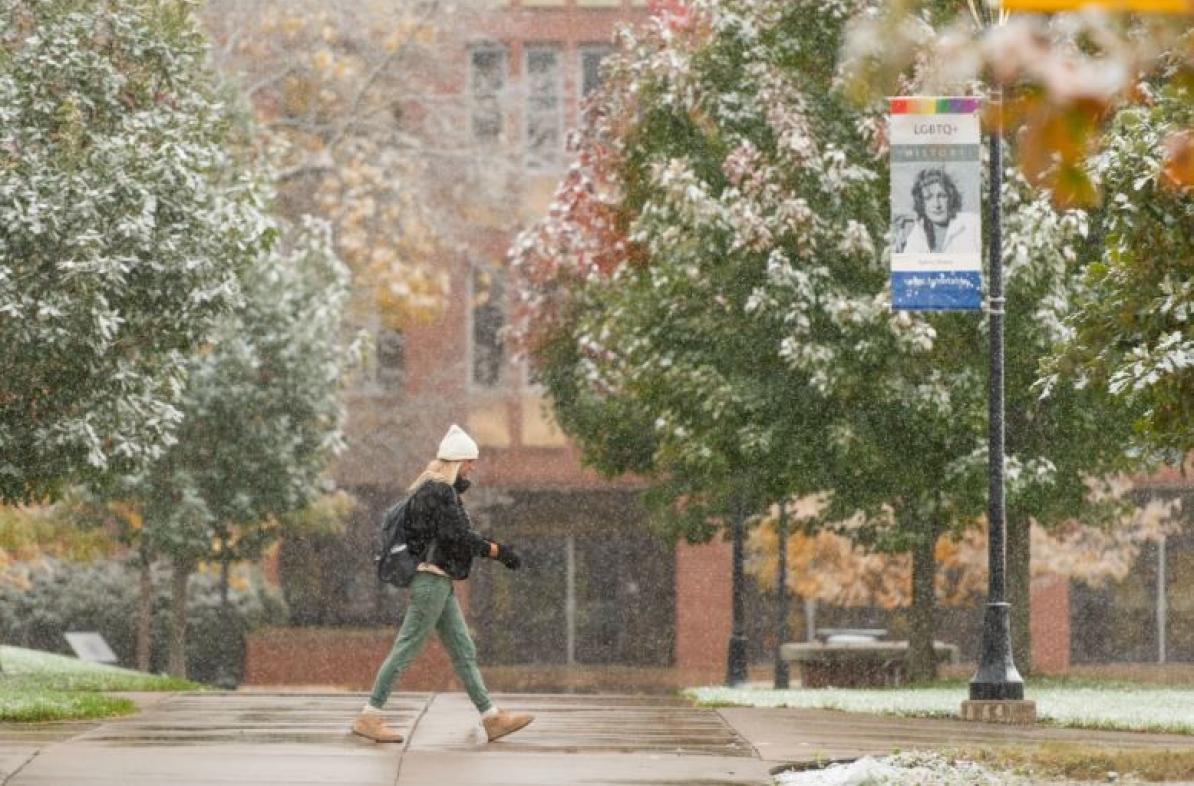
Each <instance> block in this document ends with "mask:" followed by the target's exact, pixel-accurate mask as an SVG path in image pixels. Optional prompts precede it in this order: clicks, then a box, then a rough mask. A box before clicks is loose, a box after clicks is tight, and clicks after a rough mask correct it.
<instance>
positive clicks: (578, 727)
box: [0, 693, 1194, 786]
mask: <svg viewBox="0 0 1194 786" xmlns="http://www.w3.org/2000/svg"><path fill="white" fill-rule="evenodd" d="M495 699H496V700H497V701H498V702H499V704H500V705H501V706H503V707H508V708H510V709H518V710H528V711H530V712H533V713H535V714H536V715H537V716H538V717H537V719H536V721H535V723H533V724H532V725H531V726H529V727H528V728H526V729H525V730H523V731H521V732H519V733H517V734H515V735H512V736H510V737H508V738H506V739H504V740H501V741H499V742H497V743H493V744H487V743H486V742H485V738H484V735H483V733H482V732H481V729H480V725H479V724H478V722H477V715H476V712H475V711H474V710H473V708H472V706H471V705H470V704H469V702H468V700H467V698H466V697H465V696H464V695H462V694H411V693H404V694H396V695H395V696H394V697H393V698H392V699H391V702H390V705H389V707H388V708H387V714H388V716H389V722H390V723H391V724H393V725H396V726H398V727H399V728H401V729H402V730H403V732H404V733H405V734H406V737H407V742H405V743H403V744H391V745H379V744H375V743H372V742H369V741H367V740H363V739H361V738H359V737H355V736H353V735H352V734H350V733H349V731H348V724H349V723H350V721H351V719H352V717H353V716H354V715H355V713H356V712H357V711H358V710H359V709H360V708H361V706H362V705H363V704H364V701H365V696H364V695H363V694H360V695H358V694H344V693H336V694H313V693H312V694H300V693H278V694H265V693H261V694H257V693H213V694H178V695H174V696H171V697H168V698H166V699H164V700H162V701H159V702H157V703H155V704H148V705H146V706H145V709H144V711H143V712H142V713H141V714H139V715H136V716H133V717H130V718H122V719H118V720H114V721H111V722H108V723H104V724H43V725H38V726H16V725H3V724H0V786H51V784H52V786H117V785H118V784H119V786H149V785H150V784H154V785H155V786H157V785H159V784H162V785H167V784H168V785H170V786H215V785H216V784H220V785H221V786H229V785H230V784H277V785H281V784H343V785H345V786H349V785H352V786H395V784H400V785H401V786H408V785H410V786H415V785H416V784H417V785H418V786H432V785H434V786H454V785H459V786H482V784H485V785H487V786H548V785H550V786H561V785H562V784H586V786H601V785H603V784H605V785H609V786H615V785H618V786H629V784H635V785H636V786H649V785H650V784H673V785H675V784H691V785H693V786H696V785H701V784H703V785H704V786H738V785H740V784H750V785H751V786H767V785H768V784H770V783H771V776H770V773H771V772H772V771H773V770H774V769H776V768H778V767H781V766H783V765H785V764H787V763H791V762H801V761H811V760H814V759H818V758H852V757H856V756H860V755H864V754H868V753H880V754H881V753H888V752H890V751H891V750H892V749H894V748H899V749H901V750H908V749H914V748H919V747H925V748H933V747H942V746H950V745H962V744H967V743H979V742H981V743H986V744H990V743H992V742H997V741H1005V742H1028V741H1044V740H1074V741H1082V742H1086V743H1091V742H1101V743H1103V744H1106V745H1108V746H1113V747H1137V746H1150V747H1172V748H1188V747H1189V746H1190V745H1191V744H1194V738H1190V737H1181V736H1174V735H1152V734H1133V733H1128V732H1124V733H1117V732H1090V731H1081V730H1070V729H1053V728H1047V727H1029V728H1009V727H1002V726H993V725H985V724H972V723H962V722H960V721H949V720H924V719H908V718H892V717H874V716H867V715H855V714H845V713H841V712H833V711H825V710H783V709H780V710H775V709H763V710H759V709H737V708H735V709H721V710H711V709H701V708H694V707H692V706H691V705H689V704H688V703H687V702H685V701H683V700H680V699H671V698H659V697H639V696H585V695H566V696H565V695H534V694H527V695H499V696H496V697H495Z"/></svg>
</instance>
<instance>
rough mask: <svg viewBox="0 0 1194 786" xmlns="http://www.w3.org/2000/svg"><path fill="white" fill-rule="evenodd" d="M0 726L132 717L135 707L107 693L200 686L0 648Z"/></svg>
mask: <svg viewBox="0 0 1194 786" xmlns="http://www.w3.org/2000/svg"><path fill="white" fill-rule="evenodd" d="M0 666H2V667H3V670H4V673H3V675H2V676H0V721H23V722H35V721H51V720H73V719H85V718H107V717H111V716H114V715H127V714H129V713H131V712H133V710H134V709H135V707H134V705H133V702H132V701H130V700H129V699H127V698H124V697H120V696H108V695H105V694H106V693H107V692H119V691H190V690H198V689H200V688H201V686H200V685H198V684H196V683H193V682H189V681H187V680H180V679H176V678H174V677H159V676H157V675H154V674H145V673H142V672H139V671H132V670H130V669H121V668H117V667H115V666H102V665H99V664H95V663H85V662H83V661H80V660H78V659H76V658H68V657H65V656H62V655H55V654H53V653H49V652H38V651H36V650H27V649H21V648H19V647H2V646H0Z"/></svg>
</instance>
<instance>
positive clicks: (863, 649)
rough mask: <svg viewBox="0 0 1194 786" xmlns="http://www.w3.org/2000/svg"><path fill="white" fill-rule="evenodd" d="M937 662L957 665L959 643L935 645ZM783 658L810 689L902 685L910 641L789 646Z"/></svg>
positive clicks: (785, 649)
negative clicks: (796, 668) (796, 667)
mask: <svg viewBox="0 0 1194 786" xmlns="http://www.w3.org/2000/svg"><path fill="white" fill-rule="evenodd" d="M933 653H934V655H935V656H936V658H937V663H939V664H940V663H957V662H958V647H957V645H956V644H946V643H944V642H940V641H935V642H933ZM780 657H781V658H782V659H783V660H785V661H787V662H788V663H794V664H796V665H797V666H798V667H799V668H800V684H801V685H803V686H804V687H806V688H828V687H835V688H869V687H882V686H892V685H901V684H903V682H904V681H905V677H904V675H905V664H906V661H907V658H908V642H906V641H878V640H857V641H834V640H830V641H827V642H808V643H799V644H796V643H789V644H784V645H783V646H781V647H780Z"/></svg>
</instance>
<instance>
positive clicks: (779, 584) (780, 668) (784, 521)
mask: <svg viewBox="0 0 1194 786" xmlns="http://www.w3.org/2000/svg"><path fill="white" fill-rule="evenodd" d="M777 526H778V533H777V534H778V542H779V569H778V571H777V575H776V589H778V590H779V609H778V611H777V615H778V619H777V620H776V623H777V624H776V626H775V687H776V689H778V690H782V689H784V688H787V687H789V685H790V678H789V676H788V663H787V661H785V660H784V659H783V652H782V650H783V646H784V641H785V640H787V638H788V506H787V504H786V503H785V502H783V501H781V502H780V503H779V524H778V525H777Z"/></svg>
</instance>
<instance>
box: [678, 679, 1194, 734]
mask: <svg viewBox="0 0 1194 786" xmlns="http://www.w3.org/2000/svg"><path fill="white" fill-rule="evenodd" d="M685 694H686V695H687V696H688V697H689V698H691V699H693V700H695V701H697V702H698V703H700V704H707V705H714V706H744V707H800V708H804V709H832V710H844V711H846V712H866V713H872V714H877V715H913V716H921V717H949V718H956V717H958V713H959V711H960V709H961V706H962V700H963V699H965V698H967V692H966V687H965V686H964V685H962V686H949V687H923V688H920V687H918V688H873V689H862V688H850V689H846V688H816V689H808V690H805V689H800V688H798V689H793V690H770V689H765V688H752V687H743V688H724V687H703V688H689V689H688V690H687V691H685ZM1026 698H1029V699H1032V700H1034V701H1035V702H1036V711H1037V717H1038V718H1040V719H1041V720H1043V721H1049V722H1053V723H1056V724H1058V725H1060V726H1076V727H1082V728H1100V729H1130V730H1138V731H1159V732H1175V733H1178V734H1194V686H1192V687H1189V688H1175V687H1172V686H1166V687H1160V686H1157V687H1153V686H1147V685H1140V686H1128V685H1123V684H1113V685H1107V686H1091V685H1084V686H1080V687H1079V686H1066V685H1042V686H1032V685H1029V686H1028V687H1027V695H1026Z"/></svg>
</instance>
